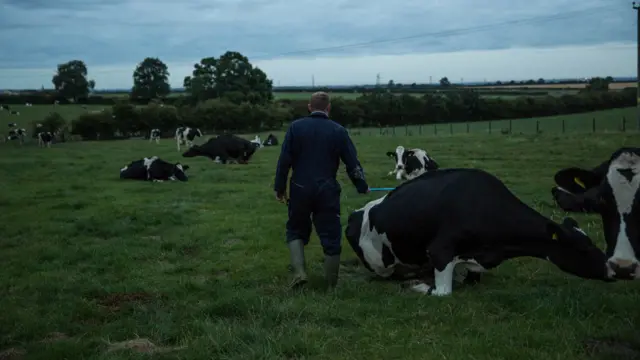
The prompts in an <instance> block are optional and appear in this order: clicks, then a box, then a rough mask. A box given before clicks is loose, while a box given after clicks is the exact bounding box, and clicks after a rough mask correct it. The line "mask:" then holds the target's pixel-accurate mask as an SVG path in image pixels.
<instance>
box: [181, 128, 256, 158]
mask: <svg viewBox="0 0 640 360" xmlns="http://www.w3.org/2000/svg"><path fill="white" fill-rule="evenodd" d="M256 149H257V147H256V144H254V143H252V142H251V141H249V140H246V139H243V138H241V137H239V136H235V135H232V134H223V135H219V136H218V137H215V138H211V139H209V141H207V142H206V143H204V144H202V145H193V146H192V147H191V148H189V150H187V151H186V152H185V153H184V154H182V156H184V157H194V156H206V157H208V158H210V159H211V160H213V161H215V162H217V163H222V164H226V163H227V161H229V160H234V161H235V162H237V163H241V164H247V163H248V162H249V159H251V157H252V156H253V154H254V153H255V151H256Z"/></svg>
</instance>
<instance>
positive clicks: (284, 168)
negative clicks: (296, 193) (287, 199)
mask: <svg viewBox="0 0 640 360" xmlns="http://www.w3.org/2000/svg"><path fill="white" fill-rule="evenodd" d="M291 128H292V126H289V129H287V132H286V134H285V135H284V140H283V141H282V147H281V149H280V157H279V158H278V165H277V166H276V178H275V181H274V187H273V190H275V191H276V193H278V194H284V193H285V192H286V191H287V177H289V169H290V168H291V163H292V161H293V157H292V148H291V138H292V135H291Z"/></svg>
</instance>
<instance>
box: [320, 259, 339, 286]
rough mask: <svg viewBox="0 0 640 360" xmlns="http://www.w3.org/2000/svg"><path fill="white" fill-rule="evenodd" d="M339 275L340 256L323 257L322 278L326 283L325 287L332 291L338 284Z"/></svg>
mask: <svg viewBox="0 0 640 360" xmlns="http://www.w3.org/2000/svg"><path fill="white" fill-rule="evenodd" d="M339 273H340V255H333V256H329V255H325V257H324V277H325V279H326V281H327V287H328V288H329V289H333V288H335V287H336V285H337V284H338V275H339Z"/></svg>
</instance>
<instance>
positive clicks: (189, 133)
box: [176, 126, 202, 151]
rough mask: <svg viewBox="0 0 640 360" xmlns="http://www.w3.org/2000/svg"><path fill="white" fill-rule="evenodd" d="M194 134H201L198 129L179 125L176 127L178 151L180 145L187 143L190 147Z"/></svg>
mask: <svg viewBox="0 0 640 360" xmlns="http://www.w3.org/2000/svg"><path fill="white" fill-rule="evenodd" d="M196 136H198V137H199V136H202V132H201V131H200V129H196V128H190V127H186V126H181V127H179V128H177V129H176V143H177V144H178V151H180V145H185V144H186V145H187V146H189V147H191V146H192V145H193V139H195V138H196Z"/></svg>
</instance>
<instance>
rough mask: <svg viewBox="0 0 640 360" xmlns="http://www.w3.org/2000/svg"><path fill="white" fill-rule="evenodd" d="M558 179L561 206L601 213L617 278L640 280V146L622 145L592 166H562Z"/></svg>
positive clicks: (609, 262)
mask: <svg viewBox="0 0 640 360" xmlns="http://www.w3.org/2000/svg"><path fill="white" fill-rule="evenodd" d="M555 182H556V184H557V185H558V186H556V187H554V188H552V189H551V193H552V195H553V198H554V199H555V201H556V202H557V204H558V206H559V207H560V208H562V209H563V210H565V211H569V212H586V213H592V214H600V217H601V218H602V226H603V228H604V237H605V240H606V242H607V249H606V251H605V253H606V255H607V261H606V264H607V267H608V268H609V269H610V271H611V272H613V274H614V276H615V278H616V279H628V280H632V279H633V280H640V265H639V259H638V257H639V256H640V148H620V149H618V150H616V151H615V152H613V154H611V156H610V158H609V159H608V160H606V161H604V162H603V163H601V164H600V165H598V166H597V167H595V168H593V169H591V170H586V169H581V168H576V167H573V168H567V169H563V170H560V171H558V172H557V173H556V175H555Z"/></svg>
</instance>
